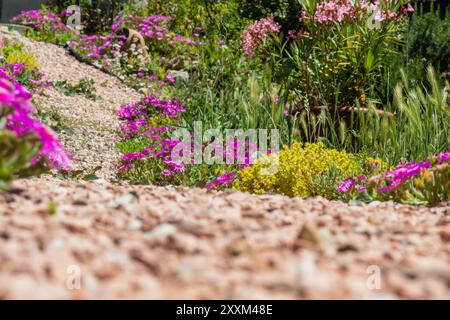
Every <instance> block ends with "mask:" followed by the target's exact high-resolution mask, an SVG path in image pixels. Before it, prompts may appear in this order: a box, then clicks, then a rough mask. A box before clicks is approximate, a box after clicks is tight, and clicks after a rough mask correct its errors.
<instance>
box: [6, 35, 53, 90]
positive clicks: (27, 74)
mask: <svg viewBox="0 0 450 320" xmlns="http://www.w3.org/2000/svg"><path fill="white" fill-rule="evenodd" d="M0 55H1V56H3V63H2V62H0V78H2V79H7V80H8V81H10V82H13V83H16V84H17V83H20V84H22V85H23V86H25V87H26V88H27V89H29V90H31V91H33V92H38V93H41V92H42V91H43V89H45V88H46V87H49V86H51V83H50V82H48V81H44V80H43V78H44V74H43V73H42V72H40V71H39V69H38V64H37V61H36V58H35V57H34V56H33V55H31V54H29V53H28V52H26V51H25V50H24V45H23V43H20V42H15V43H3V44H0Z"/></svg>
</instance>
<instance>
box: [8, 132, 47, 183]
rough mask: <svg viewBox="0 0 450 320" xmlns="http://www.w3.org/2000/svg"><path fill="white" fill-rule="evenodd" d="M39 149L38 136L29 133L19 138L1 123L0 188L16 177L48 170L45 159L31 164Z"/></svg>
mask: <svg viewBox="0 0 450 320" xmlns="http://www.w3.org/2000/svg"><path fill="white" fill-rule="evenodd" d="M39 149H40V145H39V143H38V142H37V140H36V137H34V136H31V135H29V136H21V137H20V138H19V137H17V136H16V135H15V134H14V133H12V132H10V131H7V130H4V129H2V126H1V125H0V190H5V189H6V188H7V183H8V182H10V181H11V180H13V179H15V178H20V177H27V176H33V175H38V174H41V173H43V172H45V171H47V169H46V167H45V166H44V165H43V161H44V160H41V161H39V162H38V163H34V164H31V163H32V161H31V160H32V159H33V157H35V156H36V155H37V153H38V152H39Z"/></svg>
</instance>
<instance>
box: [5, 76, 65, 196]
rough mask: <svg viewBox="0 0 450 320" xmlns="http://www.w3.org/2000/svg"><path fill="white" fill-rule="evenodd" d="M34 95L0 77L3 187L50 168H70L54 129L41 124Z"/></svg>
mask: <svg viewBox="0 0 450 320" xmlns="http://www.w3.org/2000/svg"><path fill="white" fill-rule="evenodd" d="M30 99H31V94H30V93H29V92H28V91H27V90H26V89H25V88H23V87H22V86H21V85H20V84H18V83H16V84H14V83H11V82H9V81H7V80H5V79H2V78H1V75H0V187H2V188H5V186H6V183H7V182H9V181H10V180H12V179H13V178H16V177H23V176H28V175H34V174H38V173H40V172H43V171H45V170H48V169H50V168H54V169H69V167H70V162H71V161H70V157H69V156H68V154H67V153H66V152H65V151H64V150H63V147H62V145H61V143H60V142H59V141H58V138H57V137H56V135H55V134H54V132H53V131H52V130H50V129H49V128H47V127H46V126H44V125H43V124H42V123H40V122H39V120H37V119H36V118H34V115H35V113H36V110H35V109H34V107H33V105H32V104H31V103H30Z"/></svg>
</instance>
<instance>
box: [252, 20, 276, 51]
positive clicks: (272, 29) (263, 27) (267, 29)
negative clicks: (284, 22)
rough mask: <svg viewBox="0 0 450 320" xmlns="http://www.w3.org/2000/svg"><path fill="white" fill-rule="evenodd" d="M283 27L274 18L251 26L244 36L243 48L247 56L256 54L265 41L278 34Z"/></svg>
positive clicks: (259, 21)
mask: <svg viewBox="0 0 450 320" xmlns="http://www.w3.org/2000/svg"><path fill="white" fill-rule="evenodd" d="M280 29H281V26H280V25H279V24H278V23H276V22H275V21H274V20H273V18H272V17H270V18H268V19H261V20H258V21H256V22H255V23H254V24H252V25H250V26H249V27H248V28H247V29H246V30H245V31H244V36H243V38H244V39H243V48H244V51H245V53H246V54H247V55H253V54H255V50H256V49H258V48H261V47H262V44H263V41H264V39H266V38H268V37H269V36H270V35H272V34H278V33H279V32H280Z"/></svg>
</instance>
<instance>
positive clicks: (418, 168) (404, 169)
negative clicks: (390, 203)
mask: <svg viewBox="0 0 450 320" xmlns="http://www.w3.org/2000/svg"><path fill="white" fill-rule="evenodd" d="M430 159H431V160H430ZM430 159H429V160H427V161H422V162H411V163H400V164H398V165H397V167H396V168H395V169H393V170H387V171H385V172H384V173H382V174H381V175H377V176H374V177H371V178H370V179H366V178H365V177H363V176H362V177H358V178H356V179H347V180H345V181H344V182H342V183H341V184H340V185H339V186H338V190H339V192H349V191H351V190H353V188H354V187H355V186H357V185H360V188H359V189H358V191H359V192H362V191H364V190H366V187H364V186H362V184H364V182H367V183H368V184H367V185H369V184H372V185H377V186H378V187H377V190H378V192H386V191H391V190H394V189H396V188H398V187H399V186H401V185H403V184H404V183H405V182H406V181H408V180H410V179H411V178H413V177H416V176H418V175H420V174H421V173H422V172H423V171H424V170H426V169H430V168H431V167H432V166H433V165H435V164H438V165H440V164H442V163H444V162H449V161H450V150H448V151H445V152H442V153H440V154H438V155H436V156H434V157H431V158H430Z"/></svg>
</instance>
